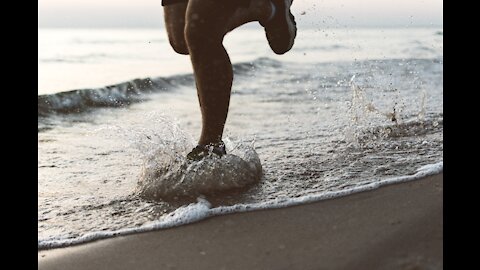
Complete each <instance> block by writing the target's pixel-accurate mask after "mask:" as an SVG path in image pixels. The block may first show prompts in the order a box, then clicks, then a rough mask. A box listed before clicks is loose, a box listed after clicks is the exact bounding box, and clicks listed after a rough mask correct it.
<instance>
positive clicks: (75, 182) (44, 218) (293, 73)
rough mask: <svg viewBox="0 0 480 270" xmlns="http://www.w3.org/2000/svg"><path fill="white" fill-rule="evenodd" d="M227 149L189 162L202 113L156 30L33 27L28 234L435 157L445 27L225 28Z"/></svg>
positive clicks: (335, 179) (91, 228)
mask: <svg viewBox="0 0 480 270" xmlns="http://www.w3.org/2000/svg"><path fill="white" fill-rule="evenodd" d="M225 46H226V48H227V51H228V52H229V53H230V55H231V59H232V63H233V64H234V65H233V68H234V74H235V78H234V83H233V88H232V97H231V102H230V111H229V116H228V119H227V123H226V129H225V133H224V141H225V143H226V146H227V152H228V153H229V155H227V156H226V157H224V158H221V159H207V160H205V161H203V162H200V163H193V164H192V163H188V162H186V161H185V158H184V157H185V155H186V153H188V151H189V150H191V148H192V147H193V146H194V145H195V140H196V139H197V138H198V136H199V133H200V128H201V122H200V121H201V116H200V110H199V107H198V101H197V96H196V90H195V83H194V79H193V75H192V70H191V65H190V62H189V58H188V56H181V55H176V54H175V53H174V52H173V51H172V49H171V48H170V47H169V45H168V41H167V40H166V34H165V33H164V31H163V30H162V29H128V30H118V29H117V30H115V29H98V30H91V29H88V30H86V29H84V30H82V29H40V30H39V60H38V65H39V84H38V87H39V89H38V92H39V96H38V175H39V179H38V237H39V242H38V243H39V244H38V245H39V249H42V248H50V247H59V246H65V245H70V244H74V243H81V242H84V241H90V240H94V239H99V238H103V237H112V236H115V235H119V234H125V233H132V232H138V231H145V230H152V229H158V228H165V227H170V226H178V225H181V224H185V223H189V222H193V221H196V220H199V219H202V218H205V217H208V216H213V215H218V214H223V213H231V212H239V211H249V210H255V209H263V208H275V207H284V206H288V205H294V204H300V203H307V202H312V201H316V200H321V199H325V198H331V197H335V196H343V195H347V194H351V193H353V192H358V191H362V190H366V189H372V188H376V187H378V186H381V185H383V184H385V183H392V182H398V181H407V180H412V179H416V178H418V177H421V176H424V175H428V174H431V173H436V172H439V171H441V170H442V168H443V165H442V164H443V30H442V29H438V28H410V27H406V28H384V29H382V28H369V29H354V28H353V29H347V28H330V29H299V32H298V36H297V40H296V43H295V46H294V47H293V49H292V51H290V52H289V53H287V54H285V55H282V56H277V55H275V54H274V53H273V52H271V51H270V49H269V47H268V44H267V42H266V39H265V37H264V33H263V30H262V29H261V28H260V27H258V28H255V27H252V28H242V29H238V30H237V31H235V32H233V33H231V34H229V35H228V36H227V39H226V41H225Z"/></svg>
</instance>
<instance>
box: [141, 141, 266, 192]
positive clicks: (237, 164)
mask: <svg viewBox="0 0 480 270" xmlns="http://www.w3.org/2000/svg"><path fill="white" fill-rule="evenodd" d="M226 146H227V152H228V154H227V155H225V156H222V157H217V156H215V155H211V156H208V157H206V158H204V159H202V160H201V161H189V160H186V159H185V158H184V157H182V158H176V159H165V158H164V156H165V153H166V152H168V151H170V150H171V149H168V150H167V151H166V149H164V148H162V147H161V146H160V145H159V146H158V147H157V150H156V151H157V153H158V154H157V153H155V152H153V154H152V155H150V156H149V157H148V158H147V160H146V161H145V163H144V166H143V170H142V175H141V177H140V180H139V182H138V186H137V192H138V194H139V195H140V196H141V197H142V198H144V199H147V200H165V201H171V200H175V201H178V200H181V199H194V198H196V197H198V196H200V195H215V194H216V193H223V192H224V191H229V190H233V189H239V188H244V187H246V186H248V185H250V184H253V183H256V182H258V181H260V179H261V177H262V166H261V163H260V159H259V158H258V155H257V153H256V152H255V150H254V149H253V148H252V147H250V146H246V145H236V146H235V148H229V147H228V144H226ZM173 151H174V152H176V151H175V150H173Z"/></svg>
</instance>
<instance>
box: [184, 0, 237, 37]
mask: <svg viewBox="0 0 480 270" xmlns="http://www.w3.org/2000/svg"><path fill="white" fill-rule="evenodd" d="M238 8H241V6H239V2H238V1H230V0H189V2H188V7H187V13H186V33H190V34H191V35H195V36H197V35H198V36H200V35H214V36H219V35H221V36H222V37H223V36H224V35H225V34H226V33H227V32H228V31H229V30H230V29H229V28H230V21H231V19H232V17H233V16H235V14H236V11H237V10H238Z"/></svg>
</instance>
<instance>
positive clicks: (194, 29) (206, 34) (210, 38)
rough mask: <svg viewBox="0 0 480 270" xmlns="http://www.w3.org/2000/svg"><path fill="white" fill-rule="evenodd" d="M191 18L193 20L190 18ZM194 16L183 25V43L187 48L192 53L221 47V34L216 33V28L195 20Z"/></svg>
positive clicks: (219, 32)
mask: <svg viewBox="0 0 480 270" xmlns="http://www.w3.org/2000/svg"><path fill="white" fill-rule="evenodd" d="M192 17H193V18H192ZM197 17H198V15H197V16H195V14H194V15H193V16H191V17H190V18H187V22H186V24H185V32H184V36H185V41H186V43H187V47H188V49H189V50H190V52H192V51H204V50H210V49H211V48H212V47H218V46H219V45H220V46H223V45H222V42H223V34H222V33H221V31H217V29H218V26H214V25H210V24H208V23H206V22H205V20H201V19H199V18H197Z"/></svg>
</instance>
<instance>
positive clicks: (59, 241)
mask: <svg viewBox="0 0 480 270" xmlns="http://www.w3.org/2000/svg"><path fill="white" fill-rule="evenodd" d="M442 171H443V161H440V162H437V163H434V164H428V165H425V166H422V167H420V168H418V169H417V172H416V173H415V174H413V175H405V176H398V177H392V178H388V179H384V180H380V181H376V182H371V183H366V184H363V185H358V186H355V187H352V188H348V189H344V190H339V191H328V192H320V193H317V194H311V195H306V196H301V197H298V198H288V199H286V198H282V199H275V200H270V201H265V202H261V203H253V204H236V205H232V206H219V207H215V208H212V206H211V204H210V203H209V202H208V201H207V200H206V199H204V198H203V197H199V198H197V202H196V203H191V204H189V205H186V206H182V207H180V208H178V209H176V210H175V211H173V212H171V213H170V214H168V215H167V216H165V217H163V218H162V219H161V220H156V221H152V222H149V223H146V224H144V225H142V226H139V227H133V228H125V229H121V230H116V231H101V232H91V233H87V234H85V235H83V236H81V237H78V238H70V239H65V238H62V237H55V238H49V239H39V241H38V249H39V250H42V249H49V248H59V247H65V246H70V245H75V244H81V243H86V242H90V241H94V240H99V239H105V238H110V237H114V236H119V235H128V234H133V233H140V232H148V231H154V230H159V229H166V228H172V227H176V226H181V225H185V224H190V223H194V222H197V221H200V220H203V219H205V218H208V217H213V216H219V215H225V214H231V213H240V212H250V211H256V210H265V209H275V208H283V207H289V206H295V205H301V204H306V203H313V202H317V201H322V200H327V199H333V198H338V197H343V196H347V195H351V194H354V193H358V192H363V191H368V190H374V189H377V188H379V187H381V186H385V185H389V184H395V183H402V182H408V181H412V180H418V179H422V178H424V177H427V176H430V175H435V174H438V173H441V172H442Z"/></svg>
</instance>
